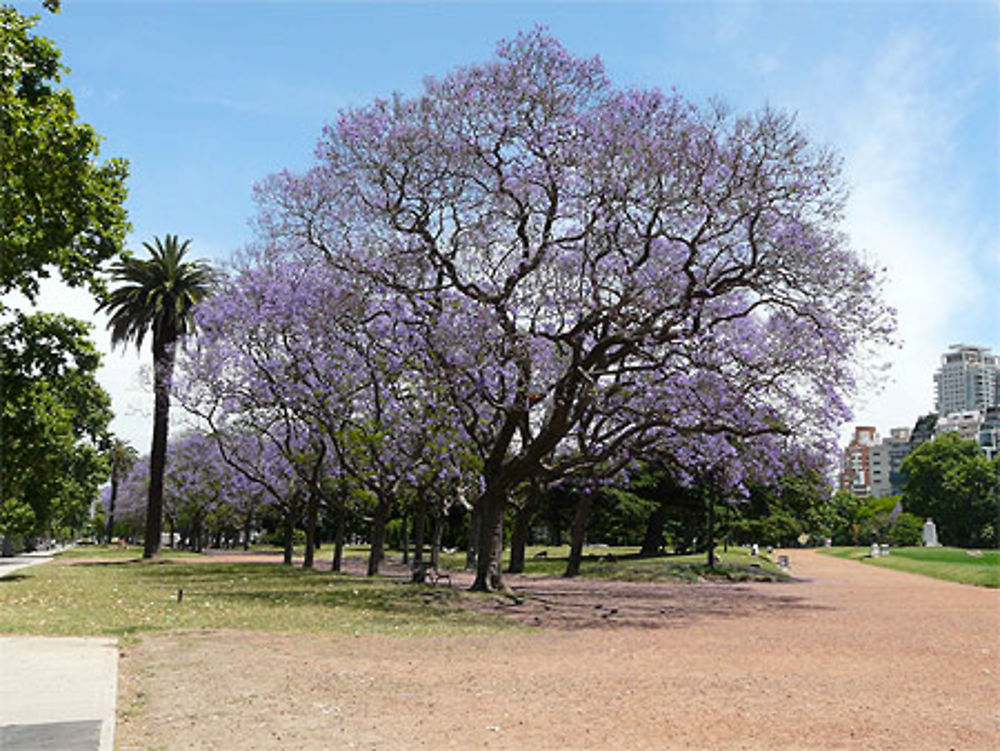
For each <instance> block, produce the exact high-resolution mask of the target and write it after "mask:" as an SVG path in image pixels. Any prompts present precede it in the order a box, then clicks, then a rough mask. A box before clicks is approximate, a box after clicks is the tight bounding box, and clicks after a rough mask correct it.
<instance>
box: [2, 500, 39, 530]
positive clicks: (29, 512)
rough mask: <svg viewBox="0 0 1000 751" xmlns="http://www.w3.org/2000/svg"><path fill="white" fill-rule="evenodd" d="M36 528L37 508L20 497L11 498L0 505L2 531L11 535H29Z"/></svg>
mask: <svg viewBox="0 0 1000 751" xmlns="http://www.w3.org/2000/svg"><path fill="white" fill-rule="evenodd" d="M34 529H35V510H34V509H33V508H31V506H30V505H29V504H28V503H27V502H25V501H23V500H21V499H20V498H11V499H10V500H9V501H7V502H6V503H4V504H3V505H0V533H2V534H5V535H10V536H11V537H27V536H28V535H30V534H31V533H32V532H33V531H34Z"/></svg>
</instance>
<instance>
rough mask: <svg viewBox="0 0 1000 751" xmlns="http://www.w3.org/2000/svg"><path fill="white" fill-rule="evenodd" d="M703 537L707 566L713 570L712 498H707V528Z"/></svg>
mask: <svg viewBox="0 0 1000 751" xmlns="http://www.w3.org/2000/svg"><path fill="white" fill-rule="evenodd" d="M705 537H706V542H707V546H706V547H708V567H709V569H711V570H713V571H714V570H715V501H714V499H713V498H711V497H709V499H708V529H707V530H706V531H705Z"/></svg>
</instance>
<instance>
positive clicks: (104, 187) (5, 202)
mask: <svg viewBox="0 0 1000 751" xmlns="http://www.w3.org/2000/svg"><path fill="white" fill-rule="evenodd" d="M49 2H50V4H51V0H49ZM36 22H37V18H28V17H25V16H22V15H20V14H19V13H18V12H17V11H15V10H14V9H12V8H9V7H6V6H0V293H6V292H10V291H12V290H18V291H20V292H22V293H23V294H25V295H26V296H27V297H28V298H29V299H34V297H35V295H36V294H37V291H38V279H39V278H41V277H46V276H48V273H49V272H48V269H47V267H51V266H54V267H55V268H57V269H58V270H59V273H60V275H61V276H62V278H63V279H64V280H65V281H66V282H67V283H68V284H70V285H72V286H81V285H84V284H89V285H90V287H91V289H92V290H95V291H96V290H97V289H99V281H98V280H97V278H96V276H95V274H96V272H97V271H98V270H99V269H100V267H101V265H102V263H103V262H105V261H107V260H109V259H111V258H112V257H114V256H115V255H116V254H117V253H118V252H119V251H120V250H121V247H122V242H123V240H124V238H125V234H126V232H127V230H128V223H127V220H126V214H125V208H124V202H125V197H126V189H125V178H126V177H127V173H128V168H127V164H126V162H124V161H122V160H120V159H111V160H109V161H108V162H107V163H105V164H103V165H101V164H98V163H97V162H96V157H97V155H98V144H99V137H98V135H97V133H95V132H94V130H93V129H92V128H91V127H90V126H89V125H86V124H84V123H80V122H77V119H76V108H75V104H74V102H73V96H72V95H71V94H70V92H69V91H67V90H66V89H60V88H57V87H56V85H57V84H58V83H59V80H60V75H61V73H62V72H63V71H64V69H63V68H62V66H61V65H60V62H59V52H58V50H56V48H55V47H54V46H53V44H52V43H51V42H50V41H49V40H48V39H44V38H42V37H38V36H32V35H31V34H30V31H31V29H32V27H33V26H34V25H35V23H36Z"/></svg>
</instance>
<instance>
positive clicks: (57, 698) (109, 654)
mask: <svg viewBox="0 0 1000 751" xmlns="http://www.w3.org/2000/svg"><path fill="white" fill-rule="evenodd" d="M50 558H51V554H49V555H29V556H21V557H19V558H0V586H3V585H4V578H6V577H9V576H10V575H11V574H13V573H14V572H15V571H18V570H20V569H23V568H24V567H26V566H31V565H36V564H39V563H44V562H46V561H47V560H49V559H50ZM117 690H118V646H117V643H116V641H115V640H114V639H99V638H82V637H68V638H52V637H44V636H0V750H2V751H112V749H113V748H114V733H115V696H116V693H117Z"/></svg>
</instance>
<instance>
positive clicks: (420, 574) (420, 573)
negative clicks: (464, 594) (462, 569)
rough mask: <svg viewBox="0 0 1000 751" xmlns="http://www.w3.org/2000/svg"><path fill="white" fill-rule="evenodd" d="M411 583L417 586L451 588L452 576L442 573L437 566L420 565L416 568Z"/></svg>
mask: <svg viewBox="0 0 1000 751" xmlns="http://www.w3.org/2000/svg"><path fill="white" fill-rule="evenodd" d="M411 581H413V582H414V583H416V584H434V585H437V584H447V585H448V586H449V587H450V586H451V575H450V574H448V573H447V572H446V571H440V570H439V569H438V567H437V566H431V565H429V564H427V563H420V564H417V565H416V566H415V567H414V569H413V577H412V579H411Z"/></svg>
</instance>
